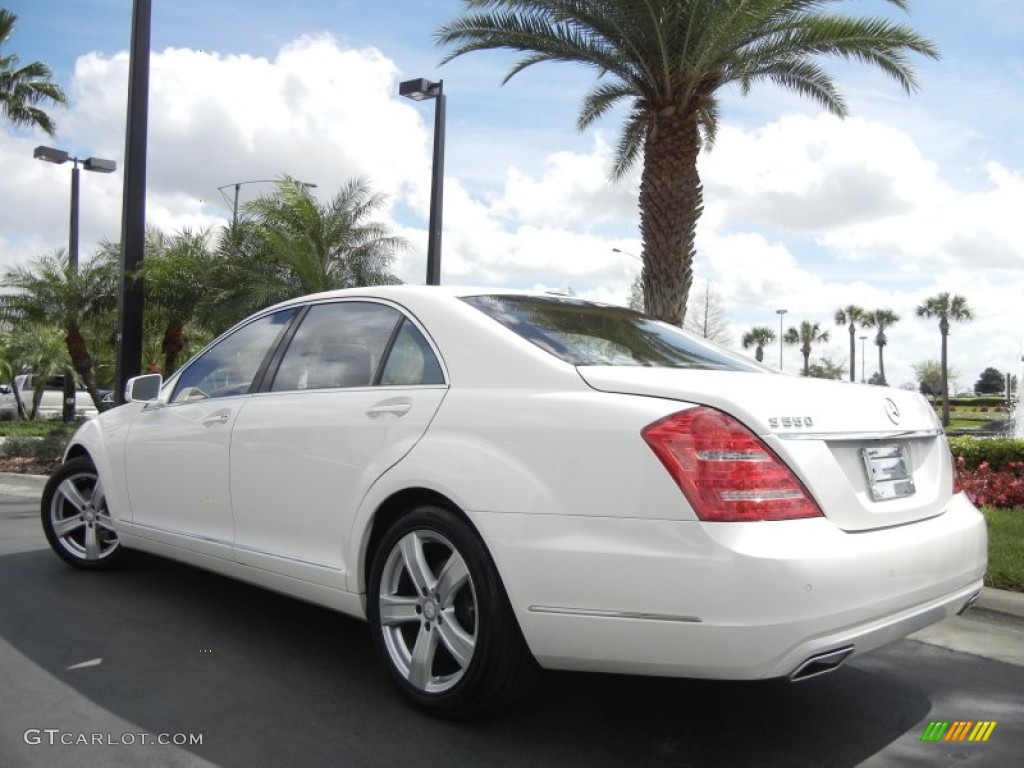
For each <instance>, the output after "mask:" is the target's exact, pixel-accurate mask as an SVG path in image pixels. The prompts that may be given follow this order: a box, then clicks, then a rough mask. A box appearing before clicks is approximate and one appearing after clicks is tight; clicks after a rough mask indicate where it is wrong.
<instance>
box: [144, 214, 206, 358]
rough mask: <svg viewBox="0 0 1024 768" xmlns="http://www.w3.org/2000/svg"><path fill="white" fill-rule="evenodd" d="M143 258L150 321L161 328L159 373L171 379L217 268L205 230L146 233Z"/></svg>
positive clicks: (186, 229) (197, 321)
mask: <svg viewBox="0 0 1024 768" xmlns="http://www.w3.org/2000/svg"><path fill="white" fill-rule="evenodd" d="M146 241H147V242H146V255H145V259H143V262H142V267H141V269H140V270H139V274H140V275H141V276H142V283H143V286H144V290H145V293H146V307H147V310H148V312H149V314H150V317H151V319H155V320H156V321H157V322H159V323H160V324H161V325H162V326H163V332H162V338H161V341H160V352H161V354H162V358H163V360H162V366H161V371H160V372H161V373H163V375H164V376H165V377H167V376H170V375H171V374H172V373H174V371H175V370H176V369H177V367H178V360H179V356H180V355H181V353H182V351H183V350H185V348H186V342H187V336H186V330H187V328H188V327H189V326H190V325H193V326H194V325H197V324H199V307H200V305H201V304H202V302H203V300H204V299H205V298H206V296H207V294H208V293H209V278H210V276H211V275H212V274H213V273H214V270H215V268H216V266H217V260H216V256H215V254H214V250H213V248H212V246H211V244H210V233H209V231H208V230H200V231H197V232H193V231H192V230H190V229H188V228H185V229H182V230H181V231H180V232H177V233H175V234H173V235H171V236H170V237H167V236H165V235H163V233H161V232H158V231H155V230H151V231H149V232H147V233H146Z"/></svg>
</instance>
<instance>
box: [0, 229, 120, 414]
mask: <svg viewBox="0 0 1024 768" xmlns="http://www.w3.org/2000/svg"><path fill="white" fill-rule="evenodd" d="M3 285H4V287H5V288H7V289H9V290H11V291H13V293H9V294H6V295H4V296H2V297H0V309H2V313H3V315H4V316H5V317H7V318H8V319H10V320H12V321H16V322H22V323H31V324H34V325H36V326H38V327H41V328H45V327H53V328H59V329H60V330H61V331H62V332H63V333H64V334H65V336H64V343H65V345H66V348H67V352H68V355H69V356H70V360H71V365H72V368H73V369H74V371H75V373H76V374H77V375H78V377H79V379H80V380H81V382H82V384H83V385H84V386H85V388H86V390H87V391H88V392H89V395H90V396H91V397H92V400H93V403H94V404H95V406H96V409H97V410H99V411H102V410H103V408H104V406H103V403H102V402H101V400H100V395H99V391H98V390H97V388H96V378H95V375H94V370H93V359H92V357H91V355H90V354H89V346H88V344H87V342H86V339H85V337H84V336H83V334H82V329H83V326H85V324H86V323H87V322H88V320H89V319H90V317H92V316H94V315H97V314H99V313H105V312H108V311H109V310H110V309H111V307H113V306H116V302H117V298H116V296H117V293H116V291H117V289H116V273H112V272H111V270H110V269H109V268H107V265H106V264H105V263H104V262H103V260H101V259H90V260H88V261H86V262H83V263H82V264H80V265H79V268H78V270H77V272H75V273H72V272H71V270H70V269H69V268H68V259H67V254H66V253H65V251H64V250H63V249H60V250H58V251H56V252H55V253H53V254H52V255H47V256H40V257H39V258H36V259H34V260H32V261H31V262H30V263H29V264H28V265H27V266H16V267H12V268H11V269H8V270H7V272H6V274H5V275H4V279H3ZM33 373H36V374H37V376H38V375H39V374H38V371H36V370H33Z"/></svg>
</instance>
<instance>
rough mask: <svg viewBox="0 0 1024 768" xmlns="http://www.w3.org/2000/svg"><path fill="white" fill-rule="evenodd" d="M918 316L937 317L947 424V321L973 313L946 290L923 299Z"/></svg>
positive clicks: (962, 319) (945, 422) (960, 320)
mask: <svg viewBox="0 0 1024 768" xmlns="http://www.w3.org/2000/svg"><path fill="white" fill-rule="evenodd" d="M917 316H918V317H933V318H934V317H937V318H939V333H941V334H942V360H941V363H942V426H944V427H948V426H949V383H948V372H949V369H948V360H947V358H946V338H947V337H948V336H949V322H950V320H953V321H955V322H958V323H963V322H966V321H968V320H971V319H973V317H974V314H973V313H972V312H971V308H970V307H968V306H967V299H965V298H964V297H963V296H961V295H959V294H954V295H953V296H950V295H949V293H948V292H946V291H943V292H942V293H940V294H938V295H936V296H932V297H930V298H928V299H925V300H924V303H923V304H921V306H919V307H918V308H917Z"/></svg>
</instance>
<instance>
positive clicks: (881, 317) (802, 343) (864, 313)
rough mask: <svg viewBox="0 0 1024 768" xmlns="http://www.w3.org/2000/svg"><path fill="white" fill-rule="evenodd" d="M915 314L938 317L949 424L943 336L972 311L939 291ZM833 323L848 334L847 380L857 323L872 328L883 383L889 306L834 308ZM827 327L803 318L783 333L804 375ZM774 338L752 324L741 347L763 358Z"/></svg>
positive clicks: (892, 319)
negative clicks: (794, 348)
mask: <svg viewBox="0 0 1024 768" xmlns="http://www.w3.org/2000/svg"><path fill="white" fill-rule="evenodd" d="M916 313H917V316H918V317H923V318H937V319H938V320H939V332H940V333H941V334H942V391H943V398H942V423H943V424H944V425H948V424H949V387H948V384H947V374H948V359H947V358H948V356H947V348H946V347H947V338H948V336H949V329H950V322H966V321H968V320H971V319H973V316H974V315H973V313H972V311H971V309H970V307H969V306H968V305H967V299H965V298H964V297H963V296H960V295H957V294H952V295H951V294H950V293H948V292H942V293H939V294H937V295H935V296H932V297H929V298H927V299H925V300H924V302H922V303H921V305H920V306H918V307H917V309H916ZM834 319H835V323H836V325H839V326H846V327H847V330H848V331H849V334H850V381H854V378H855V371H856V365H857V362H856V361H857V346H856V336H857V328H858V326H859V327H860V328H861V329H862V330H863V329H865V328H871V329H873V330H874V331H875V340H874V343H875V346H876V347H878V377H877V382H878V383H879V384H882V385H885V384H886V379H885V357H884V351H885V347H886V345H887V344H888V343H889V337H888V336H887V334H886V329H888V328H891V327H892V326H893V325H895V324H896V323H898V322H899V320H900V316H899V315H897V314H896V313H895V312H893V311H892V310H891V309H873V310H867V309H864V308H863V307H859V306H857V305H855V304H849V305H847V306H845V307H841V308H839V309H837V310H836V312H835V317H834ZM828 339H829V334H828V331H822V330H821V327H820V325H819V324H818V323H811V322H809V321H807V320H804V321H803V322H802V323H801V324H800V327H799V328H796V327H791V328H790V329H789V330H788V331H786V333H785V335H784V336H783V341H784V342H785V343H787V344H793V345H798V346H799V347H800V352H801V354H803V358H804V370H803V373H804V375H805V376H807V375H808V370H809V363H810V354H811V348H812V345H814V344H818V343H823V342H827V341H828ZM774 340H775V332H774V331H772V330H771V329H770V328H768V327H767V326H757V327H755V328H752V329H751V330H750V331H748V332H747V333H746V334H745V335H744V336H743V347H744V348H745V349H749V348H750V347H756V351H755V354H754V356H755V357H756V358H757V361H758V362H761V361H763V359H764V346H765V345H766V344H769V343H771V342H772V341H774Z"/></svg>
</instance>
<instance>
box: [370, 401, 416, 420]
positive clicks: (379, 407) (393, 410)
mask: <svg viewBox="0 0 1024 768" xmlns="http://www.w3.org/2000/svg"><path fill="white" fill-rule="evenodd" d="M410 408H412V401H411V400H385V401H384V402H382V403H377V404H376V405H373V406H370V409H369V410H368V411H367V412H366V415H367V416H369V417H371V418H376V417H377V416H383V415H384V414H390V415H392V416H404V415H405V414H407V413H408V412H409V409H410Z"/></svg>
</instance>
